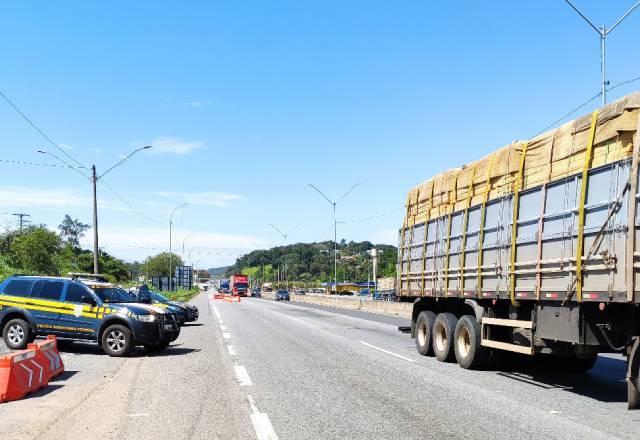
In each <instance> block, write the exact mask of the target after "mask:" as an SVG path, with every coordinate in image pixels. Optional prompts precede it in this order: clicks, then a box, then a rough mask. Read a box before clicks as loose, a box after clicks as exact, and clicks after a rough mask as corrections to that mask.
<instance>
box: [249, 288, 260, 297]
mask: <svg viewBox="0 0 640 440" xmlns="http://www.w3.org/2000/svg"><path fill="white" fill-rule="evenodd" d="M251 296H253V297H254V298H262V291H261V290H260V288H259V287H254V288H253V290H252V291H251Z"/></svg>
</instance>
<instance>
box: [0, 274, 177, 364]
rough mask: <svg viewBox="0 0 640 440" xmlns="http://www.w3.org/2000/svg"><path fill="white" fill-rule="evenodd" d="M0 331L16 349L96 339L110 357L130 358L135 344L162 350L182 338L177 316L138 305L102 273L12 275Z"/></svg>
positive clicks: (0, 304) (2, 297)
mask: <svg viewBox="0 0 640 440" xmlns="http://www.w3.org/2000/svg"><path fill="white" fill-rule="evenodd" d="M0 330H1V331H2V337H3V339H4V342H5V344H6V345H7V347H9V348H11V349H14V350H15V349H23V348H25V347H26V346H27V344H28V343H29V342H32V341H33V340H34V338H35V337H36V336H39V335H49V334H52V335H56V336H58V337H59V338H63V339H69V340H88V341H96V342H97V343H98V345H99V346H100V347H101V348H102V350H103V351H104V352H105V353H106V354H108V355H109V356H126V355H127V354H128V353H129V352H130V351H131V350H132V349H133V348H134V347H135V346H136V345H142V346H144V347H145V348H146V349H147V350H149V351H160V350H163V349H164V348H166V347H167V346H168V345H169V344H170V343H171V342H173V341H175V340H176V339H177V338H178V335H179V334H180V327H179V326H178V323H177V321H176V318H175V316H174V315H173V314H171V313H168V312H166V311H165V310H163V309H161V308H159V307H155V306H153V305H148V304H139V303H137V302H136V300H135V298H133V297H132V296H131V295H130V294H129V293H127V292H126V291H125V290H123V289H121V288H120V287H118V286H116V285H114V284H111V283H108V282H106V280H105V279H104V278H102V277H101V276H99V275H90V276H80V275H72V276H71V277H70V278H62V277H39V276H25V275H13V276H10V277H9V278H7V279H5V280H4V281H2V282H1V283H0Z"/></svg>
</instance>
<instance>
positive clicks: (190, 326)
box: [182, 324, 204, 327]
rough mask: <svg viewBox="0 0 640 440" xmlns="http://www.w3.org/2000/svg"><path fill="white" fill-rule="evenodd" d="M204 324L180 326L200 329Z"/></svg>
mask: <svg viewBox="0 0 640 440" xmlns="http://www.w3.org/2000/svg"><path fill="white" fill-rule="evenodd" d="M203 325H204V324H182V326H183V327H200V326H203Z"/></svg>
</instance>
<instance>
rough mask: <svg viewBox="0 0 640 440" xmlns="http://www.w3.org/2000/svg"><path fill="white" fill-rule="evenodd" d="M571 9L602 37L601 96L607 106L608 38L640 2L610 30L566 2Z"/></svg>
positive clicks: (603, 103)
mask: <svg viewBox="0 0 640 440" xmlns="http://www.w3.org/2000/svg"><path fill="white" fill-rule="evenodd" d="M564 1H565V3H567V4H568V5H569V6H571V8H572V9H573V10H574V11H575V12H576V13H577V14H578V15H579V16H580V17H581V18H582V19H583V20H584V21H586V22H587V24H588V25H589V26H591V27H592V28H593V30H594V31H596V32H597V33H598V36H599V37H600V74H601V76H602V84H601V87H602V88H601V91H600V94H601V95H602V105H603V106H604V105H606V104H607V86H608V85H609V81H608V80H607V70H606V50H607V36H608V35H609V34H610V33H611V32H612V31H613V30H614V29H615V28H616V27H617V26H618V25H619V24H620V23H622V21H623V20H624V19H625V18H627V17H628V16H629V14H631V13H632V12H633V11H634V10H635V9H636V8H637V7H638V6H640V1H637V2H636V3H635V4H634V5H633V6H631V8H630V9H629V10H628V11H627V12H625V13H624V15H623V16H622V17H620V19H618V21H616V22H615V23H614V25H613V26H611V27H610V28H609V29H607V27H606V26H604V25H603V26H601V27H597V26H596V25H595V24H593V22H592V21H591V20H589V19H588V18H587V16H586V15H584V14H583V13H582V12H580V10H579V9H578V8H577V7H576V6H575V5H574V4H573V3H572V2H571V1H570V0H564Z"/></svg>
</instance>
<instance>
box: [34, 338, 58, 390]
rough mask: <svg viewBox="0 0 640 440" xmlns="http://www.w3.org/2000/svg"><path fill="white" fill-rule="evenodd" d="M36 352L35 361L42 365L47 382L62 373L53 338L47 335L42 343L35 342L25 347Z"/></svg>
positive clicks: (55, 341) (55, 342) (56, 343)
mask: <svg viewBox="0 0 640 440" xmlns="http://www.w3.org/2000/svg"><path fill="white" fill-rule="evenodd" d="M27 348H29V349H32V350H35V351H36V361H37V362H38V364H40V365H44V367H45V372H46V374H47V381H48V382H49V381H51V379H53V378H54V377H56V376H59V375H60V374H62V373H63V372H64V364H63V363H62V358H61V357H60V353H59V352H58V341H57V340H56V337H55V336H52V335H49V336H47V339H45V340H44V341H36V342H34V343H33V344H29V346H28V347H27Z"/></svg>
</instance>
